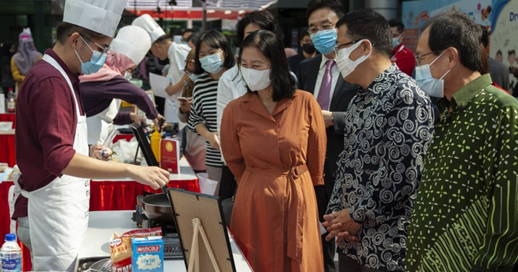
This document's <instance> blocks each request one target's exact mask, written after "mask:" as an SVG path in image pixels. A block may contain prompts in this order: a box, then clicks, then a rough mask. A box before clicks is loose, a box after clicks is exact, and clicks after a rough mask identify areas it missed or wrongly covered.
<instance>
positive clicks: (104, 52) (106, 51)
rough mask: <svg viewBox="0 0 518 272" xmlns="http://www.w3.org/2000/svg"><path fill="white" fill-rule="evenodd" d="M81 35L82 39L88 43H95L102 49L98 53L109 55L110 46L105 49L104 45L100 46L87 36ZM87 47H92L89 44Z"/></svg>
mask: <svg viewBox="0 0 518 272" xmlns="http://www.w3.org/2000/svg"><path fill="white" fill-rule="evenodd" d="M79 35H80V36H81V38H83V39H84V40H87V41H88V42H92V43H94V44H95V45H96V46H97V47H98V48H99V49H100V50H97V51H99V52H101V53H102V54H106V53H108V51H110V47H109V46H108V47H104V46H102V45H100V44H98V43H96V42H94V41H92V39H90V38H88V37H87V36H86V35H84V34H79ZM86 45H87V46H88V47H90V46H89V45H88V43H86ZM90 49H92V48H90Z"/></svg>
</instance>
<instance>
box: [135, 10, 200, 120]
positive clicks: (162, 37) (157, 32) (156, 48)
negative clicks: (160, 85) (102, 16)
mask: <svg viewBox="0 0 518 272" xmlns="http://www.w3.org/2000/svg"><path fill="white" fill-rule="evenodd" d="M132 25H134V26H138V27H141V28H143V29H144V30H145V31H147V33H148V34H149V37H150V38H151V43H152V45H151V53H153V55H154V56H155V57H157V58H159V59H160V60H165V59H166V58H167V57H169V64H170V66H169V73H168V74H167V76H168V77H169V79H170V80H171V85H170V86H169V87H168V88H166V92H167V94H169V95H170V96H171V97H169V98H168V99H166V102H165V107H164V117H165V119H166V121H167V122H168V123H180V121H179V119H178V116H177V109H178V108H179V107H180V103H179V102H178V101H176V97H177V96H178V95H179V94H181V90H182V87H183V85H184V82H185V81H186V80H187V79H188V76H187V75H186V74H185V73H184V71H183V69H184V67H185V59H186V58H187V54H188V53H189V51H191V48H190V47H189V46H188V45H186V44H179V43H176V42H173V41H171V39H170V38H169V37H168V36H167V35H166V34H165V32H164V30H163V29H162V28H161V27H160V26H159V25H158V24H157V22H156V21H155V20H154V19H153V18H151V16H149V14H144V15H141V16H140V17H138V18H137V19H135V20H133V23H132ZM184 126H185V124H184V123H183V122H181V123H180V129H181V128H183V127H184Z"/></svg>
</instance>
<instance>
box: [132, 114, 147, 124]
mask: <svg viewBox="0 0 518 272" xmlns="http://www.w3.org/2000/svg"><path fill="white" fill-rule="evenodd" d="M130 119H131V121H132V122H135V123H137V124H145V123H146V118H144V117H142V116H140V115H138V114H137V113H134V112H132V113H130Z"/></svg>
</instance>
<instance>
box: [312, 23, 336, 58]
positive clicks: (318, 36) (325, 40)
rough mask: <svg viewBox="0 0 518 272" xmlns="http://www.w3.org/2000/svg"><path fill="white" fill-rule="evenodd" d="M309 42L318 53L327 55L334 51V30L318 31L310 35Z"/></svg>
mask: <svg viewBox="0 0 518 272" xmlns="http://www.w3.org/2000/svg"><path fill="white" fill-rule="evenodd" d="M311 40H312V41H313V44H314V45H315V48H316V49H317V50H318V52H320V53H322V54H324V55H327V54H330V53H332V52H333V50H335V46H336V29H334V28H333V29H328V30H320V31H318V32H317V33H313V34H311Z"/></svg>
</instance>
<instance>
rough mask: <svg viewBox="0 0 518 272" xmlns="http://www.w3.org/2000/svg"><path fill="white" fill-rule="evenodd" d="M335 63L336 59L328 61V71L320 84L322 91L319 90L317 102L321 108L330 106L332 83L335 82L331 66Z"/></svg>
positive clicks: (325, 108) (324, 108)
mask: <svg viewBox="0 0 518 272" xmlns="http://www.w3.org/2000/svg"><path fill="white" fill-rule="evenodd" d="M334 64H335V61H334V60H327V61H326V71H325V72H324V76H323V77H322V83H321V84H320V91H319V92H318V97H317V102H318V104H320V108H322V109H323V110H327V109H328V108H329V100H330V99H329V95H330V94H331V83H332V82H333V75H332V74H331V68H332V67H333V65H334Z"/></svg>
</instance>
